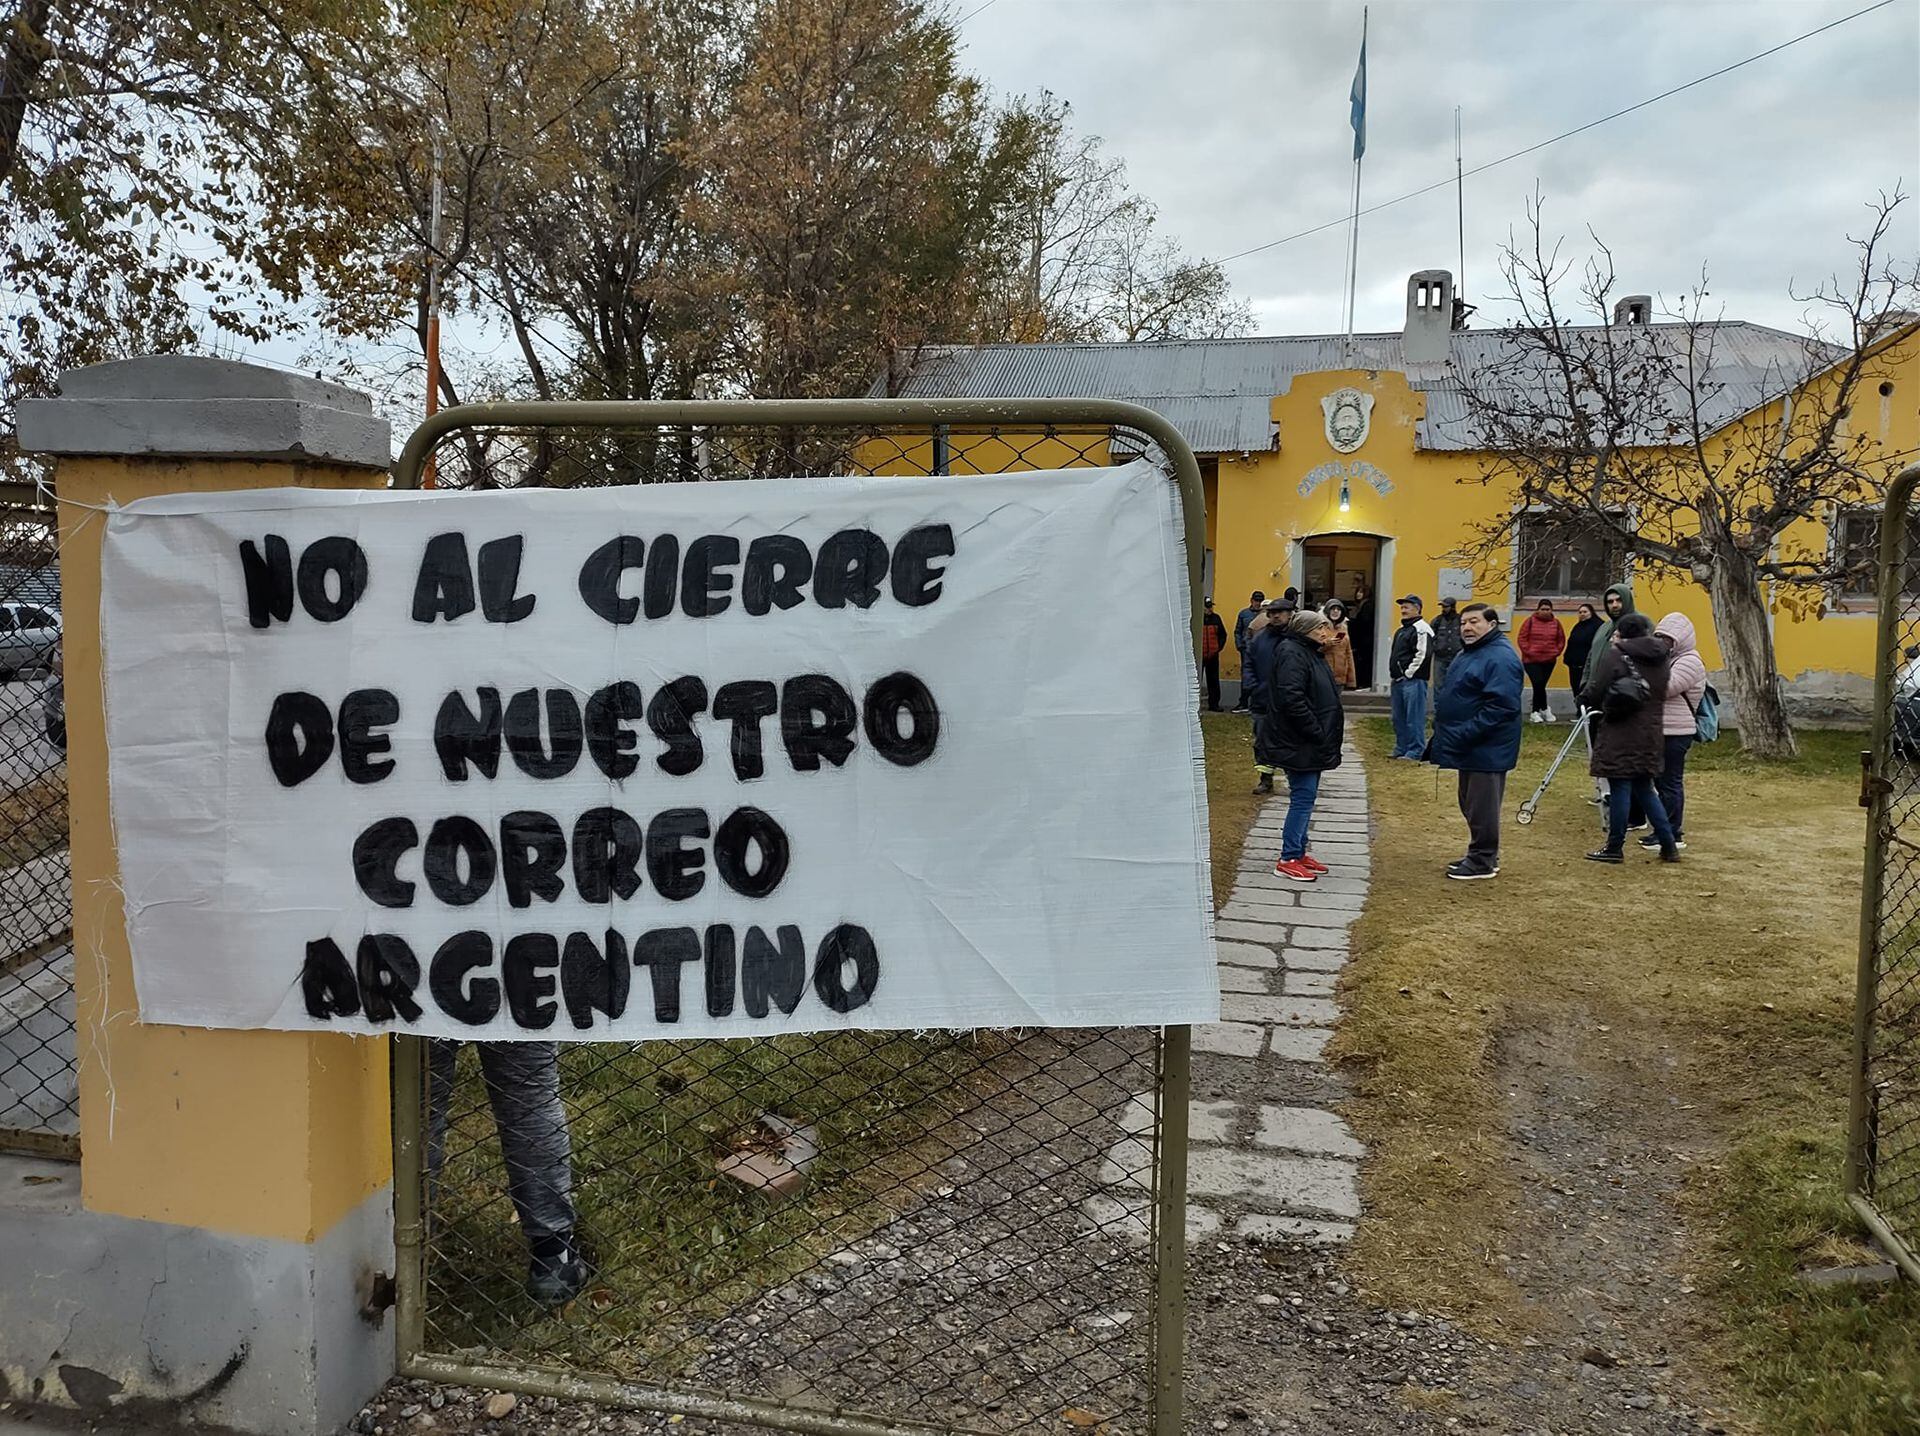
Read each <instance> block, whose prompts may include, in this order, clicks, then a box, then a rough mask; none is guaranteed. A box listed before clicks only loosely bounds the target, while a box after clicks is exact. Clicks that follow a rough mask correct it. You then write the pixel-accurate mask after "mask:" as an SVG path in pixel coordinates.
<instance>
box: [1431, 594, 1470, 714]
mask: <svg viewBox="0 0 1920 1436" xmlns="http://www.w3.org/2000/svg"><path fill="white" fill-rule="evenodd" d="M1462 647H1463V644H1462V642H1461V638H1460V615H1459V614H1458V613H1456V612H1455V611H1454V600H1453V599H1451V598H1443V599H1441V600H1440V611H1439V612H1438V613H1436V614H1435V615H1434V616H1433V692H1434V697H1435V698H1438V697H1439V696H1440V688H1441V685H1442V684H1444V683H1445V682H1446V681H1447V665H1448V664H1449V663H1451V662H1453V660H1454V659H1456V658H1458V657H1459V656H1460V649H1461V648H1462Z"/></svg>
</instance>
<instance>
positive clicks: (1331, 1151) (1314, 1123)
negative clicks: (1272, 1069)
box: [1253, 1106, 1367, 1158]
mask: <svg viewBox="0 0 1920 1436" xmlns="http://www.w3.org/2000/svg"><path fill="white" fill-rule="evenodd" d="M1256 1111H1257V1113H1258V1116H1259V1119H1260V1122H1259V1127H1258V1129H1257V1130H1256V1131H1255V1132H1254V1134H1253V1141H1254V1145H1255V1146H1257V1147H1277V1148H1279V1149H1280V1150H1282V1151H1287V1152H1305V1153H1306V1154H1307V1155H1309V1156H1314V1157H1353V1158H1359V1157H1364V1156H1366V1154H1367V1149H1366V1148H1365V1147H1363V1146H1361V1145H1360V1142H1359V1139H1358V1138H1356V1137H1355V1136H1354V1135H1353V1133H1352V1132H1351V1131H1350V1130H1349V1129H1348V1127H1347V1124H1346V1123H1345V1122H1343V1121H1341V1120H1340V1118H1339V1117H1338V1116H1336V1115H1335V1114H1334V1113H1332V1112H1325V1111H1322V1110H1321V1109H1320V1108H1318V1107H1265V1106H1263V1107H1260V1108H1257V1109H1256Z"/></svg>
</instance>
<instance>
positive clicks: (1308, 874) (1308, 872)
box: [1273, 858, 1320, 883]
mask: <svg viewBox="0 0 1920 1436" xmlns="http://www.w3.org/2000/svg"><path fill="white" fill-rule="evenodd" d="M1273 873H1274V876H1275V877H1281V878H1292V879H1293V880H1294V881H1295V882H1297V883H1317V882H1319V881H1320V874H1318V873H1316V872H1315V871H1314V870H1313V869H1312V868H1310V867H1308V866H1307V864H1306V861H1305V859H1303V858H1295V859H1293V861H1292V862H1288V861H1287V860H1286V859H1285V858H1282V859H1280V861H1279V862H1277V863H1275V864H1274V865H1273Z"/></svg>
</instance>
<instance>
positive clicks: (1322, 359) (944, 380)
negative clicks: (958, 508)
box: [872, 320, 1808, 454]
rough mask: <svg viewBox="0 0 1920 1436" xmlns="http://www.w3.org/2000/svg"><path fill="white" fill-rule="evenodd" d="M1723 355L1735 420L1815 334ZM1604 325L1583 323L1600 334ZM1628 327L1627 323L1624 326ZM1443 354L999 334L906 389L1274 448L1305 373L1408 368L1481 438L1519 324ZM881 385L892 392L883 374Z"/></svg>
mask: <svg viewBox="0 0 1920 1436" xmlns="http://www.w3.org/2000/svg"><path fill="white" fill-rule="evenodd" d="M1708 327H1709V328H1710V329H1711V331H1712V337H1713V364H1712V368H1711V371H1710V373H1709V374H1708V376H1707V378H1708V382H1707V383H1706V384H1703V385H1701V386H1699V387H1700V388H1701V389H1702V391H1703V393H1707V392H1708V391H1711V392H1710V397H1709V409H1710V414H1709V420H1710V423H1709V427H1718V426H1719V425H1721V424H1725V423H1728V422H1731V421H1732V420H1733V419H1735V418H1738V417H1739V416H1740V415H1741V414H1744V413H1746V412H1748V411H1749V410H1751V409H1753V408H1755V407H1756V406H1758V405H1759V404H1761V403H1763V402H1765V401H1766V400H1767V399H1769V398H1772V397H1774V396H1775V395H1777V394H1778V393H1780V392H1781V390H1782V389H1783V388H1784V387H1786V385H1787V383H1788V382H1789V381H1790V380H1791V379H1792V377H1794V376H1795V375H1798V374H1800V373H1802V372H1803V370H1804V366H1805V363H1806V358H1807V343H1808V341H1807V340H1806V339H1805V338H1803V337H1801V336H1798V335H1793V334H1786V333H1782V332H1781V331H1779V330H1775V329H1767V328H1763V327H1762V326H1760V325H1756V324H1748V323H1746V322H1744V321H1739V320H1732V321H1723V322H1719V323H1715V324H1712V325H1710V326H1708ZM1605 332H1606V331H1605V330H1604V329H1603V328H1599V327H1595V328H1592V329H1588V330H1576V331H1575V333H1576V334H1582V333H1585V334H1592V335H1594V336H1596V337H1597V336H1599V335H1602V334H1604V333H1605ZM1636 332H1638V333H1642V334H1644V335H1645V337H1646V339H1647V340H1648V341H1650V342H1653V343H1656V344H1657V343H1661V342H1663V340H1666V339H1669V338H1671V337H1672V336H1674V335H1677V334H1679V333H1682V332H1684V331H1683V330H1682V329H1681V327H1680V326H1674V325H1658V324H1656V325H1649V326H1646V327H1645V329H1644V330H1641V331H1636ZM1616 335H1617V331H1616ZM1449 338H1450V353H1449V357H1448V360H1447V362H1445V363H1442V364H1425V365H1409V364H1408V363H1407V362H1406V356H1405V353H1404V352H1403V349H1402V346H1401V336H1400V335H1399V334H1356V335H1355V336H1354V338H1353V347H1352V349H1351V351H1349V349H1348V347H1347V341H1346V338H1345V336H1343V335H1338V334H1324V335H1307V336H1301V337H1280V338H1259V339H1178V340H1166V341H1160V342H1154V343H1144V344H988V345H982V346H980V347H978V348H963V347H958V346H954V347H940V348H932V349H926V350H923V351H922V352H921V354H920V355H919V358H918V362H917V364H916V365H915V366H914V369H913V372H912V375H911V377H910V378H909V379H908V381H907V383H906V386H905V387H904V388H903V389H902V390H901V391H900V392H901V394H902V395H904V396H914V397H943V398H968V399H971V398H979V399H1012V398H1026V397H1049V398H1054V397H1058V398H1100V399H1127V400H1131V401H1132V402H1134V403H1137V404H1144V405H1145V406H1146V407H1147V408H1149V409H1152V410H1154V411H1156V412H1157V413H1160V414H1163V415H1165V416H1166V418H1167V419H1168V420H1169V421H1170V422H1172V424H1173V425H1174V426H1175V427H1176V428H1178V429H1179V430H1180V432H1181V433H1182V434H1184V435H1185V436H1186V439H1187V442H1188V443H1189V444H1191V445H1192V446H1193V448H1194V451H1195V452H1196V453H1203V454H1218V453H1230V452H1241V451H1248V452H1252V451H1257V450H1262V449H1270V448H1273V447H1275V445H1276V443H1277V442H1279V441H1280V438H1281V436H1279V435H1277V434H1276V433H1275V426H1274V424H1273V421H1272V419H1271V418H1270V417H1269V412H1270V411H1269V404H1270V401H1271V400H1272V399H1274V398H1275V397H1276V396H1278V395H1281V394H1285V393H1286V392H1288V390H1289V389H1290V388H1291V387H1292V385H1293V381H1294V380H1295V379H1296V378H1299V377H1300V376H1302V375H1306V374H1316V373H1324V372H1326V371H1329V370H1336V369H1379V370H1393V371H1397V372H1400V373H1404V374H1405V375H1406V376H1407V379H1408V382H1409V383H1410V384H1411V385H1412V387H1413V388H1414V389H1416V390H1420V391H1422V392H1424V393H1425V394H1426V395H1427V413H1426V417H1425V418H1424V419H1423V420H1422V421H1421V422H1420V424H1419V425H1418V426H1417V428H1416V433H1415V442H1416V443H1417V444H1418V445H1419V447H1421V448H1423V449H1456V450H1457V449H1471V448H1474V447H1477V446H1476V445H1475V444H1474V443H1473V439H1472V434H1471V433H1470V425H1469V418H1468V406H1467V400H1466V397H1465V394H1464V392H1463V382H1464V381H1467V380H1468V379H1469V376H1472V375H1474V374H1477V373H1483V372H1484V371H1486V370H1488V369H1489V368H1492V369H1493V370H1495V371H1497V372H1501V373H1502V375H1503V381H1504V380H1507V379H1511V378H1513V377H1515V376H1518V375H1520V374H1522V373H1524V368H1525V366H1524V365H1518V364H1516V362H1515V358H1514V356H1515V352H1516V351H1515V348H1514V344H1513V340H1512V338H1511V334H1510V331H1507V330H1499V329H1462V330H1456V331H1455V332H1454V333H1453V334H1452V335H1451V336H1449ZM872 392H873V394H874V395H875V396H876V397H878V396H882V395H884V394H885V393H886V386H885V381H884V379H883V380H881V381H879V382H877V383H876V384H875V386H874V388H873V391H872Z"/></svg>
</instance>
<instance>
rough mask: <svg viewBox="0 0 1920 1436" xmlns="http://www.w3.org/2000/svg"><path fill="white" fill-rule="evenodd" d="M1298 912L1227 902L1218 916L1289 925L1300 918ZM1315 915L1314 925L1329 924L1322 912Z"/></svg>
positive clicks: (1239, 920) (1263, 905) (1225, 918)
mask: <svg viewBox="0 0 1920 1436" xmlns="http://www.w3.org/2000/svg"><path fill="white" fill-rule="evenodd" d="M1300 913H1301V910H1300V909H1298V908H1293V907H1288V908H1279V907H1275V906H1273V905H1271V904H1268V903H1241V902H1229V903H1228V904H1227V905H1226V906H1225V907H1223V908H1221V909H1220V917H1221V919H1222V920H1223V921H1225V922H1257V923H1270V924H1272V925H1273V926H1275V927H1291V926H1292V925H1293V924H1294V923H1295V922H1296V921H1300V920H1301V916H1300ZM1316 916H1317V917H1318V918H1319V919H1320V921H1319V922H1316V923H1315V924H1314V925H1315V926H1316V927H1326V926H1329V924H1328V923H1327V921H1326V914H1325V913H1324V912H1321V913H1318V914H1316Z"/></svg>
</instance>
